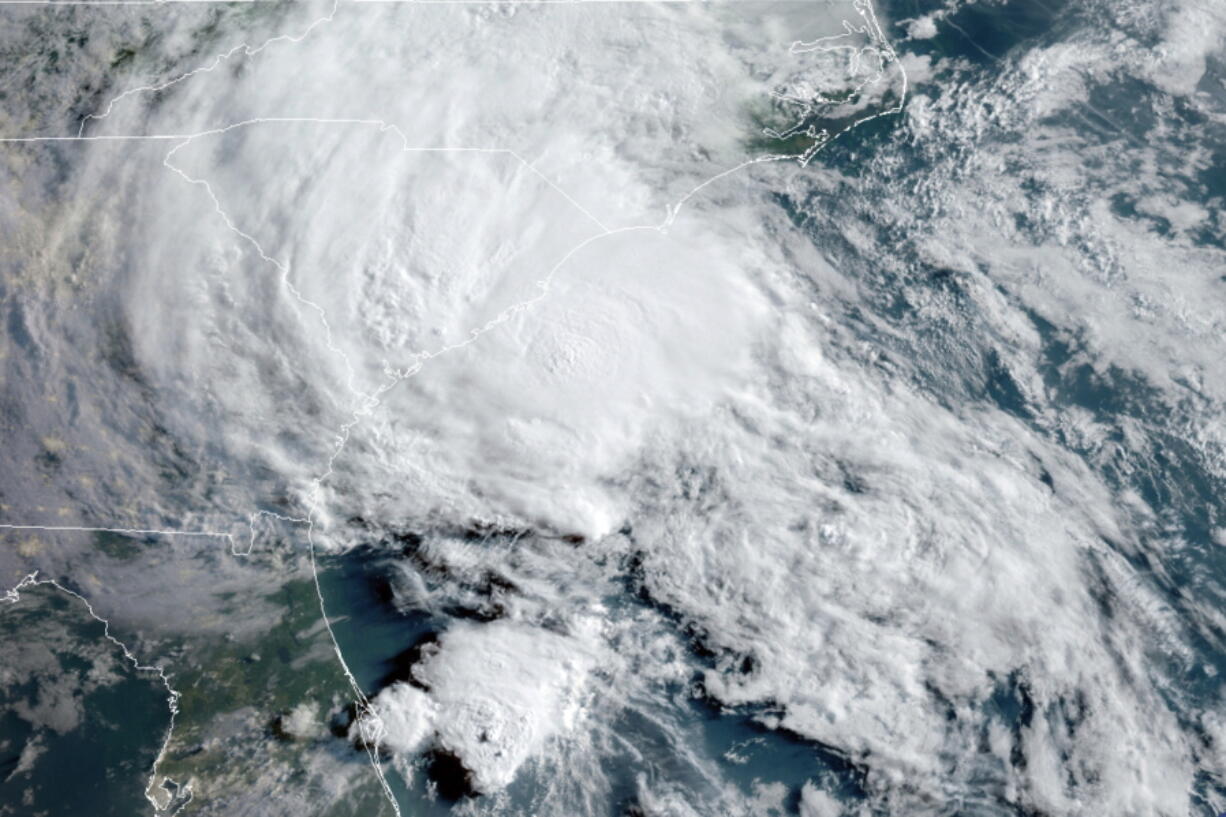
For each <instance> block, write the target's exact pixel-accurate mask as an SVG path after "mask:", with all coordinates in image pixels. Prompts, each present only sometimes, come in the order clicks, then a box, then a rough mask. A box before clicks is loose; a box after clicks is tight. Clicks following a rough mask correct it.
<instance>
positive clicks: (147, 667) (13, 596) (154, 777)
mask: <svg viewBox="0 0 1226 817" xmlns="http://www.w3.org/2000/svg"><path fill="white" fill-rule="evenodd" d="M2 527H4V528H10V529H11V528H14V527H22V526H14V525H3V526H2ZM29 527H32V526H29ZM43 530H98V529H97V528H84V529H82V528H43ZM140 532H141V533H166V531H140ZM175 535H187V536H195V535H210V534H195V533H188V534H182V533H177V534H175ZM44 586H45V587H54V588H55V589H56V590H59V591H60V592H61V593H65V594H67V595H69V596H72V597H73V598H74V599H76V600H77V601H79V602H81V603H82V604H84V605H85V609H86V610H87V611H89V614H90V616H92V617H93V619H94V620H95V621H99V622H101V623H102V634H103V636H104V637H105V638H106V639H107V640H108V641H110V642H111V643H112V644H114V645H115V646H116V647H119V649H120V650H121V651H122V652H123V657H124V658H125V659H127V660H128V661H129V662H131V664H132V666H133V667H134V668H135V669H137V670H138V671H140V672H156V673H157V675H158V678H159V679H161V682H162V686H164V687H166V694H167V701H166V705H167V707H168V708H169V709H170V723H169V724H167V725H166V735H165V737H163V738H162V746H161V748H160V749H158V754H157V757H156V758H154V760H153V768H152V770H151V771H150V774H149V783H148V784H147V785H146V786H145V799H146V800H148V801H149V803H150V804H151V805H152V806H153V808H154V809H155V810H156V811H158V812H161V811H162V806H161V805H160V804H159V803H158V801H157V799H156V796H155V793H156V792H157V791H158V790H159V789H160V790H161V791H162V792H164V793H165V795H166V798H167V800H168V802H167V805H170V804H171V803H173V802H174V800H173V795H172V794H171V792H170V790H169V789H167V788H166V787H165V786H164V785H158V766H159V765H161V762H162V758H163V757H165V755H166V750H167V749H168V748H170V739H171V737H172V736H173V735H174V731H175V718H177V717H178V715H179V697H180V693H179V691H178V690H177V689H175V688H174V687H173V686H171V685H170V677H169V676H168V675H167V674H166V671H165V670H164V669H162V668H161V667H158V666H154V665H152V664H142V663H141V662H140V660H139V659H138V658H137V657H136V655H135V654H134V653H133V652H132V651H131V650H130V649H128V646H127V645H126V644H124V643H123V642H122V641H120V640H119V639H118V638H116V637H115V636H113V635H111V622H110V621H108V620H107V619H105V618H103V617H102V616H100V615H98V613H97V612H96V611H95V610H94V606H93V605H92V604H90V603H89V599H87V598H85V597H84V596H82V595H81V594H80V593H78V592H76V591H75V590H70V589H69V588H67V587H65V586H64V585H62V584H60V583H59V582H57V581H55V580H54V579H40V578H38V571H37V570H35V571H34V572H33V573H30V574H28V575H27V576H26V577H25V578H23V579H22V580H21V581H20V582H18V583H17V584H16V585H15V586H14V587H13V588H12V589H10V590H8V591H6V592H4V593H2V594H0V603H5V604H17V603H18V602H20V601H21V591H22V590H25V589H26V588H29V587H44ZM166 780H169V778H163V781H166ZM170 782H174V781H170ZM181 791H182V792H183V793H184V794H185V795H186V799H185V800H184V801H183V802H182V803H181V804H180V805H179V808H177V809H175V811H176V812H178V811H179V810H181V809H182V808H183V806H186V805H187V804H188V803H189V802H191V799H192V790H191V786H190V785H188V786H184V787H183V788H182V789H181Z"/></svg>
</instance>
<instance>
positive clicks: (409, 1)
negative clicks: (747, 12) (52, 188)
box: [0, 0, 846, 6]
mask: <svg viewBox="0 0 1226 817" xmlns="http://www.w3.org/2000/svg"><path fill="white" fill-rule="evenodd" d="M290 2H293V3H295V4H296V5H307V3H308V2H309V0H290ZM334 2H335V4H336V5H344V6H376V5H395V4H399V5H406V6H595V5H633V6H639V5H642V6H655V5H679V6H684V5H709V4H711V3H712V0H334ZM714 2H715V3H716V4H719V5H737V4H745V5H750V4H752V3H776V2H784V3H804V4H808V5H814V4H816V3H826V4H834V3H843V2H846V0H714ZM274 4H278V5H279V4H281V0H0V6H203V5H222V6H256V5H269V6H272V5H274Z"/></svg>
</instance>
